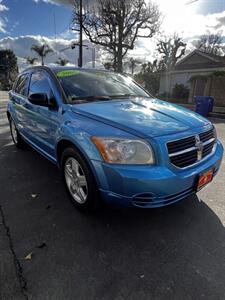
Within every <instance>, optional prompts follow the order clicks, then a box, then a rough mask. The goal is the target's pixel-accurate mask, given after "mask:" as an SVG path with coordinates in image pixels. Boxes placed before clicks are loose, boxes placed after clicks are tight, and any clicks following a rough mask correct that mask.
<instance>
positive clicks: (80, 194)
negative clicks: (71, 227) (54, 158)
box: [61, 147, 100, 211]
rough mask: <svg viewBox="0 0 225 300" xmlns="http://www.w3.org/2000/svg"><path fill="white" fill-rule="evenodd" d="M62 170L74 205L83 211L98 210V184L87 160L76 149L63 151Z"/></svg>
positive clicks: (71, 148)
mask: <svg viewBox="0 0 225 300" xmlns="http://www.w3.org/2000/svg"><path fill="white" fill-rule="evenodd" d="M61 170H62V176H63V181H64V184H65V187H66V190H67V193H68V195H69V198H70V199H71V201H72V203H73V205H74V206H75V207H76V208H78V209H79V210H81V211H90V210H92V211H93V210H96V209H97V208H98V207H99V203H100V201H99V199H100V196H99V191H98V187H97V184H96V182H95V179H94V176H93V174H92V172H91V169H90V167H89V166H88V164H87V162H86V160H85V159H84V158H83V157H82V155H81V154H80V153H79V152H78V151H77V150H76V149H75V148H73V147H70V148H67V149H65V150H64V151H63V153H62V156H61Z"/></svg>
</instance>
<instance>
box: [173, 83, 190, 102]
mask: <svg viewBox="0 0 225 300" xmlns="http://www.w3.org/2000/svg"><path fill="white" fill-rule="evenodd" d="M188 96H189V88H188V87H186V86H185V85H183V84H178V83H177V84H176V85H175V86H174V88H173V91H172V97H174V98H175V99H188Z"/></svg>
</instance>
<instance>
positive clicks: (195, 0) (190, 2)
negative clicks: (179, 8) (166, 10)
mask: <svg viewBox="0 0 225 300" xmlns="http://www.w3.org/2000/svg"><path fill="white" fill-rule="evenodd" d="M198 1H199V0H190V1H187V2H186V3H185V5H189V4H192V3H194V2H198Z"/></svg>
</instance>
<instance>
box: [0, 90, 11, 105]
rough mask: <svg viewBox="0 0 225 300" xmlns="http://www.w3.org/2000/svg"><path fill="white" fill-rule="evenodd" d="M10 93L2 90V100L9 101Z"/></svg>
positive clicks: (0, 98)
mask: <svg viewBox="0 0 225 300" xmlns="http://www.w3.org/2000/svg"><path fill="white" fill-rule="evenodd" d="M8 99H9V95H8V92H7V91H0V101H1V103H2V102H8Z"/></svg>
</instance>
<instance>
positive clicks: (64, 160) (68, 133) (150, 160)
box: [7, 67, 223, 210]
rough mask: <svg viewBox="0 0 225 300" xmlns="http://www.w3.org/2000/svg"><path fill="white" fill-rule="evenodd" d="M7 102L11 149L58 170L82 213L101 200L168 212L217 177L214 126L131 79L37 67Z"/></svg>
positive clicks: (22, 76)
mask: <svg viewBox="0 0 225 300" xmlns="http://www.w3.org/2000/svg"><path fill="white" fill-rule="evenodd" d="M9 95H10V101H9V104H8V111H7V114H8V119H9V123H10V128H11V134H12V139H13V141H14V143H15V144H16V146H17V147H21V146H23V145H24V143H25V142H26V143H28V144H30V145H31V146H32V147H33V148H34V149H36V150H37V151H38V152H40V153H41V154H43V155H44V156H45V157H46V158H48V159H49V160H51V161H52V162H53V163H55V164H57V165H58V166H59V167H60V168H61V170H62V174H63V179H64V181H65V186H66V188H67V190H68V193H69V195H70V198H71V199H72V201H73V203H74V204H75V205H76V206H77V207H78V208H80V209H83V210H86V209H90V208H93V207H95V206H96V204H97V203H98V201H99V199H101V198H102V199H103V200H105V201H108V202H113V203H118V204H120V205H123V206H128V207H129V206H130V207H132V206H135V207H141V208H152V207H160V206H165V205H169V204H172V203H175V202H177V201H180V200H181V199H184V198H186V197H187V196H189V195H191V194H193V193H195V192H197V191H199V190H200V189H201V188H203V187H204V186H205V185H207V184H208V183H209V182H210V181H212V179H213V177H214V176H215V175H216V173H217V172H218V170H219V167H220V163H221V159H222V155H223V147H222V145H221V143H220V142H219V141H218V139H217V136H216V130H215V128H214V127H213V125H212V124H211V123H210V122H209V121H208V120H206V119H204V118H202V117H201V116H200V115H197V114H196V113H193V112H191V111H189V110H186V109H184V108H181V107H179V106H176V105H172V104H170V103H167V102H163V101H160V100H157V99H154V98H152V97H151V96H150V95H149V94H148V93H147V92H145V91H144V90H143V89H142V88H141V87H140V86H139V85H137V84H136V83H135V82H134V81H132V79H130V78H129V77H126V76H122V75H120V74H116V73H112V72H108V71H103V70H93V69H92V70H88V69H76V68H65V67H63V68H52V69H50V68H47V67H34V68H30V69H28V70H25V71H24V72H23V73H22V74H20V76H19V77H18V79H17V81H16V82H15V85H14V87H13V89H12V91H11V92H10V94H9Z"/></svg>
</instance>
